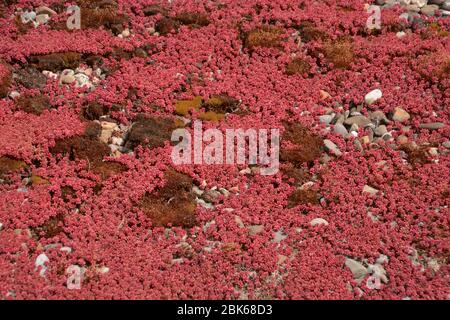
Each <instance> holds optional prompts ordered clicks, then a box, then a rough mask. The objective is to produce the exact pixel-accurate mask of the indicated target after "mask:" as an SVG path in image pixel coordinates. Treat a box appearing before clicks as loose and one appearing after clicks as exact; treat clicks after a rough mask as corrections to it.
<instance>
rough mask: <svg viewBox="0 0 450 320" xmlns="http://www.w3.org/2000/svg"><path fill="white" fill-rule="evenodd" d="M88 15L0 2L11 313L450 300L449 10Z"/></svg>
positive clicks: (139, 4)
mask: <svg viewBox="0 0 450 320" xmlns="http://www.w3.org/2000/svg"><path fill="white" fill-rule="evenodd" d="M76 3H77V5H78V6H79V7H80V8H81V25H80V27H81V29H79V30H76V29H75V30H71V29H68V27H67V24H66V21H67V19H68V17H69V15H68V14H67V13H66V8H67V7H68V6H69V4H67V5H66V3H65V2H64V1H57V0H47V1H44V2H42V1H39V3H38V2H37V1H13V0H3V1H0V25H1V26H2V28H1V29H0V38H1V39H2V40H1V42H0V133H1V134H0V275H1V276H0V296H1V298H2V299H69V298H70V299H110V298H114V299H136V298H146V299H201V298H203V299H205V298H206V299H449V297H450V295H449V294H450V292H449V286H448V284H449V275H448V271H449V243H450V242H449V218H450V216H449V209H448V205H449V202H450V201H449V165H450V155H449V153H450V141H449V137H450V131H449V125H448V119H449V112H450V109H449V107H450V103H449V102H450V87H449V84H450V80H449V75H450V42H449V35H450V20H449V18H448V15H449V13H450V1H447V0H429V1H426V0H400V1H393V0H376V1H374V2H373V3H365V2H364V1H358V0H346V1H344V0H323V1H317V2H314V1H303V0H296V1H286V0H267V1H266V0H247V1H239V0H221V1H190V0H184V1H157V0H155V1H150V0H140V1H137V0H134V1H120V0H118V1H116V0H93V1H86V0H79V1H76ZM71 4H73V3H71ZM371 5H372V6H373V5H375V6H378V8H380V12H381V17H380V18H381V20H380V22H381V24H380V28H379V29H368V28H367V20H368V18H369V16H370V13H368V12H367V9H368V8H369V6H371ZM371 8H373V7H371ZM194 120H202V121H203V126H204V128H218V129H220V130H223V131H225V129H227V128H242V129H246V128H255V129H267V128H278V129H280V131H281V133H282V139H281V152H280V161H281V165H280V172H279V173H278V174H276V175H273V176H263V175H260V174H259V170H260V167H258V166H257V165H251V166H247V165H182V166H176V165H174V164H173V162H172V160H171V157H170V154H171V148H172V146H171V143H170V137H171V134H172V131H173V130H175V129H177V128H186V129H188V130H192V126H193V121H194ZM74 270H75V273H76V272H78V273H79V275H80V281H79V283H78V284H79V288H73V287H72V286H71V284H72V285H73V284H74V283H75V284H76V280H75V282H73V280H74V276H76V274H75V273H74Z"/></svg>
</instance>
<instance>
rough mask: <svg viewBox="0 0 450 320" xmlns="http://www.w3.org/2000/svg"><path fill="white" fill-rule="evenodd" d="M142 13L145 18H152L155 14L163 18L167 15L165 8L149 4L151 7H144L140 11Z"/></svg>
mask: <svg viewBox="0 0 450 320" xmlns="http://www.w3.org/2000/svg"><path fill="white" fill-rule="evenodd" d="M142 11H143V12H144V15H145V16H146V17H149V16H154V15H157V14H161V15H163V16H165V15H167V13H168V11H167V9H166V8H164V7H162V6H160V5H157V4H151V5H148V6H145V7H144V8H143V9H142Z"/></svg>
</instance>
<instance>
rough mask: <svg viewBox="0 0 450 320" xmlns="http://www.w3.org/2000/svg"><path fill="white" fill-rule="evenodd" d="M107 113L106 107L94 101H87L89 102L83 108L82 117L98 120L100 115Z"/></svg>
mask: <svg viewBox="0 0 450 320" xmlns="http://www.w3.org/2000/svg"><path fill="white" fill-rule="evenodd" d="M107 113H108V108H107V107H106V106H104V105H101V104H100V103H98V102H96V101H92V102H89V104H88V105H87V106H86V107H84V108H83V112H82V114H83V117H84V118H86V119H87V120H98V119H99V118H100V117H101V116H104V115H106V114H107Z"/></svg>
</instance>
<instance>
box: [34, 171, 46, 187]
mask: <svg viewBox="0 0 450 320" xmlns="http://www.w3.org/2000/svg"><path fill="white" fill-rule="evenodd" d="M30 182H31V184H32V185H48V184H50V182H49V181H48V180H47V179H45V178H43V177H41V176H38V175H36V174H34V173H32V174H31V177H30Z"/></svg>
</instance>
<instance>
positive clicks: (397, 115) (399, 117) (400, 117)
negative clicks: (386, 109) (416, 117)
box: [392, 107, 411, 122]
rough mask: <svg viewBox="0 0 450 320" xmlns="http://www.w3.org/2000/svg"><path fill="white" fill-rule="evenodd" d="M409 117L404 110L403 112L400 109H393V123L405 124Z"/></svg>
mask: <svg viewBox="0 0 450 320" xmlns="http://www.w3.org/2000/svg"><path fill="white" fill-rule="evenodd" d="M410 117H411V116H410V115H409V113H408V112H406V111H405V110H403V109H402V108H400V107H397V108H395V110H394V114H393V115H392V120H394V121H398V122H405V121H407V120H409V118H410Z"/></svg>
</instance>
